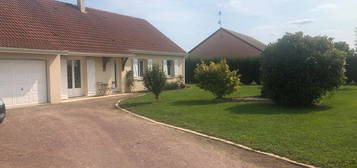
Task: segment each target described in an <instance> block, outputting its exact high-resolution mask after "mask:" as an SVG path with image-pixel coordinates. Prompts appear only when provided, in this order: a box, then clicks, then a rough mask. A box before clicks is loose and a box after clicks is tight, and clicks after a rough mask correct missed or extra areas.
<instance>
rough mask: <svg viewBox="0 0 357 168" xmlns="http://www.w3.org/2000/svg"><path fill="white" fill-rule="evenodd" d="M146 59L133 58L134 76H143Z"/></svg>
mask: <svg viewBox="0 0 357 168" xmlns="http://www.w3.org/2000/svg"><path fill="white" fill-rule="evenodd" d="M146 66H147V60H144V59H133V75H134V78H141V77H144V73H145V70H146V69H147V67H146Z"/></svg>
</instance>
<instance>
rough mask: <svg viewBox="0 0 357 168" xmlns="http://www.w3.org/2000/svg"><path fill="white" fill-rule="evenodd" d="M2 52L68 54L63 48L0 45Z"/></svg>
mask: <svg viewBox="0 0 357 168" xmlns="http://www.w3.org/2000/svg"><path fill="white" fill-rule="evenodd" d="M0 52H2V53H19V54H45V55H49V54H50V55H68V51H65V50H43V49H27V48H11V47H0Z"/></svg>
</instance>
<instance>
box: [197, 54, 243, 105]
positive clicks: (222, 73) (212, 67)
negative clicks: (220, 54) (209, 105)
mask: <svg viewBox="0 0 357 168" xmlns="http://www.w3.org/2000/svg"><path fill="white" fill-rule="evenodd" d="M195 79H196V81H197V86H198V87H200V88H202V89H203V90H206V91H209V92H211V93H212V94H213V95H214V96H216V98H217V99H220V98H223V97H224V96H225V95H228V94H231V93H233V92H234V91H237V90H238V86H239V77H238V71H230V70H229V66H228V65H227V63H226V61H225V60H222V61H221V62H219V63H214V62H210V63H209V64H208V65H207V64H206V63H205V62H203V61H202V62H201V64H199V65H197V68H196V69H195Z"/></svg>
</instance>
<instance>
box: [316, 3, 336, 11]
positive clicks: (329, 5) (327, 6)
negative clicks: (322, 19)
mask: <svg viewBox="0 0 357 168" xmlns="http://www.w3.org/2000/svg"><path fill="white" fill-rule="evenodd" d="M336 8H337V5H336V4H334V3H326V4H321V5H319V6H317V7H316V8H313V9H311V10H310V12H317V11H321V10H329V9H336Z"/></svg>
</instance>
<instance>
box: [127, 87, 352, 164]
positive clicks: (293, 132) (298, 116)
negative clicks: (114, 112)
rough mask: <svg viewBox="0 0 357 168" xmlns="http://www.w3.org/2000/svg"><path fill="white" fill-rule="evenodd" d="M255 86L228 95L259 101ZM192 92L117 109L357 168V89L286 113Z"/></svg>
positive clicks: (140, 99)
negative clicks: (216, 100)
mask: <svg viewBox="0 0 357 168" xmlns="http://www.w3.org/2000/svg"><path fill="white" fill-rule="evenodd" d="M259 93H260V87H259V86H242V87H241V88H240V90H239V91H238V92H236V93H234V94H232V95H231V97H236V96H258V95H259ZM212 99H213V96H212V95H211V94H210V93H209V92H205V91H203V90H201V89H199V88H197V87H196V86H191V88H188V89H184V90H175V91H165V92H164V93H163V94H162V96H161V100H160V101H159V102H156V101H155V100H154V97H153V95H151V94H147V95H145V96H142V97H138V98H134V99H129V100H126V101H124V102H122V103H121V107H124V108H127V109H129V110H131V111H133V112H135V113H137V114H140V115H143V116H147V117H149V118H152V119H155V120H158V121H161V122H164V123H168V124H171V125H175V126H179V127H183V128H188V129H192V130H195V131H198V132H202V133H205V134H208V135H213V136H216V137H220V138H224V139H227V140H231V141H234V142H237V143H239V144H244V145H246V146H249V147H252V148H254V149H258V150H262V151H266V152H272V153H275V154H278V155H281V156H285V157H288V158H290V159H293V160H296V161H300V162H303V163H308V164H312V165H315V166H319V167H328V168H343V167H350V168H352V167H357V86H344V87H342V88H340V89H339V90H337V91H335V92H333V94H331V95H329V96H327V97H326V98H325V99H324V101H323V102H322V103H321V105H320V106H318V107H309V108H287V107H279V106H277V105H273V104H269V103H253V102H241V103H237V102H213V101H212Z"/></svg>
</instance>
